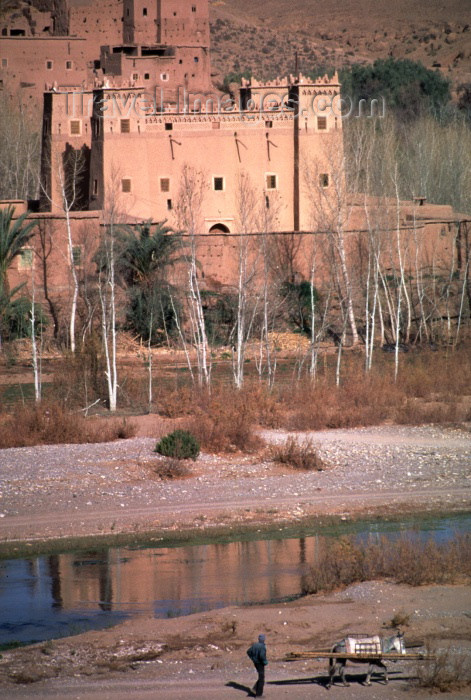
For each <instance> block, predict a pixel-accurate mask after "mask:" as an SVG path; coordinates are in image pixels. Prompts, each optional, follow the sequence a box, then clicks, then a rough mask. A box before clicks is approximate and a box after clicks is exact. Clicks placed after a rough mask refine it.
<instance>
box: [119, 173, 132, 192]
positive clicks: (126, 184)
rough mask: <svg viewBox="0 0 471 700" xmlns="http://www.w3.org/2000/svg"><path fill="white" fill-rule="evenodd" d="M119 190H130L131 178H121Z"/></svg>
mask: <svg viewBox="0 0 471 700" xmlns="http://www.w3.org/2000/svg"><path fill="white" fill-rule="evenodd" d="M121 192H127V193H128V192H131V178H129V177H125V178H123V179H122V180H121Z"/></svg>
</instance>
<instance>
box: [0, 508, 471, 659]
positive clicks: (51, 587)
mask: <svg viewBox="0 0 471 700" xmlns="http://www.w3.org/2000/svg"><path fill="white" fill-rule="evenodd" d="M470 531H471V515H466V514H465V515H456V516H452V517H443V518H435V519H428V520H427V519H426V520H424V519H422V520H417V521H415V520H413V519H410V520H404V521H402V522H400V523H398V522H395V523H378V522H374V523H369V522H361V523H355V524H354V525H351V524H350V525H348V524H345V526H343V525H342V526H337V527H335V528H330V529H323V530H318V531H317V532H315V531H303V532H298V533H293V532H291V533H289V534H286V532H284V531H274V532H272V533H264V534H263V539H262V535H261V534H259V538H260V539H257V535H256V534H255V535H253V534H252V535H251V536H250V537H248V536H245V537H244V538H243V539H240V540H238V541H230V542H227V541H224V542H220V543H214V542H211V543H207V544H195V545H189V544H186V545H182V546H174V547H169V546H162V547H159V546H156V545H155V543H154V544H153V545H152V546H148V547H146V546H139V547H135V548H133V547H120V548H108V549H99V550H93V551H79V552H65V553H63V554H51V555H49V556H48V555H44V556H40V557H34V558H31V559H9V560H7V559H5V560H1V561H0V646H1V645H6V644H12V643H16V642H20V643H27V642H31V641H43V640H47V639H54V638H57V637H62V636H68V635H71V634H78V633H80V632H83V631H85V630H87V629H100V628H103V627H108V626H111V625H114V624H116V623H117V622H119V621H120V620H122V619H124V618H125V617H129V616H130V615H136V614H144V615H153V616H155V617H174V616H178V615H188V614H190V613H193V612H200V611H204V610H211V609H215V608H220V607H226V606H228V605H251V604H257V603H266V602H276V601H282V600H286V599H289V598H294V597H297V596H300V595H302V594H303V593H304V592H305V590H306V584H307V581H308V575H309V570H310V568H311V567H315V566H316V555H317V553H318V551H319V544H320V540H321V539H322V538H326V537H339V536H341V535H345V534H356V535H358V536H359V537H364V538H365V537H377V536H380V535H386V536H388V537H398V536H404V535H407V536H409V537H419V538H427V537H433V539H435V540H436V541H443V540H446V539H449V538H451V537H453V536H454V535H455V534H457V533H465V532H470Z"/></svg>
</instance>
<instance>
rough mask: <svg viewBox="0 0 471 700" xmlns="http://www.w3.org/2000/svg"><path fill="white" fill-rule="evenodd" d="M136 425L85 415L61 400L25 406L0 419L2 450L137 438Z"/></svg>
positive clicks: (119, 420)
mask: <svg viewBox="0 0 471 700" xmlns="http://www.w3.org/2000/svg"><path fill="white" fill-rule="evenodd" d="M135 433H136V428H135V426H134V425H133V423H132V421H129V420H126V419H125V418H122V419H116V420H110V421H106V424H104V423H103V421H100V422H99V423H98V421H96V420H94V419H89V418H84V417H83V416H82V415H80V414H77V413H71V412H69V411H68V410H66V409H65V408H64V406H63V404H62V403H59V402H46V403H44V402H42V403H40V404H33V405H26V406H22V408H21V410H17V411H15V412H14V413H13V414H10V415H3V416H2V417H1V420H0V449H5V448H8V447H29V446H32V445H52V444H73V443H87V442H88V443H93V442H109V441H112V440H117V439H125V438H129V437H133V436H134V435H135Z"/></svg>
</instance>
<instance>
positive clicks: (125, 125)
mask: <svg viewBox="0 0 471 700" xmlns="http://www.w3.org/2000/svg"><path fill="white" fill-rule="evenodd" d="M120 122H121V133H122V134H129V132H130V131H131V120H130V119H121V120H120Z"/></svg>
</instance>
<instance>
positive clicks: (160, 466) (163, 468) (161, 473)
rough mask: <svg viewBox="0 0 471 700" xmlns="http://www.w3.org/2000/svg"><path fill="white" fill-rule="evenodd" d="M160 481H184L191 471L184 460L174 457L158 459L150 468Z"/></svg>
mask: <svg viewBox="0 0 471 700" xmlns="http://www.w3.org/2000/svg"><path fill="white" fill-rule="evenodd" d="M152 470H153V472H154V473H155V474H156V475H157V476H158V477H159V478H160V479H165V480H167V479H185V478H186V477H188V476H190V474H191V470H190V469H189V468H188V465H187V463H186V461H185V460H182V459H175V458H174V457H164V458H163V459H160V460H159V461H158V463H157V464H155V465H154V466H153V468H152Z"/></svg>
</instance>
